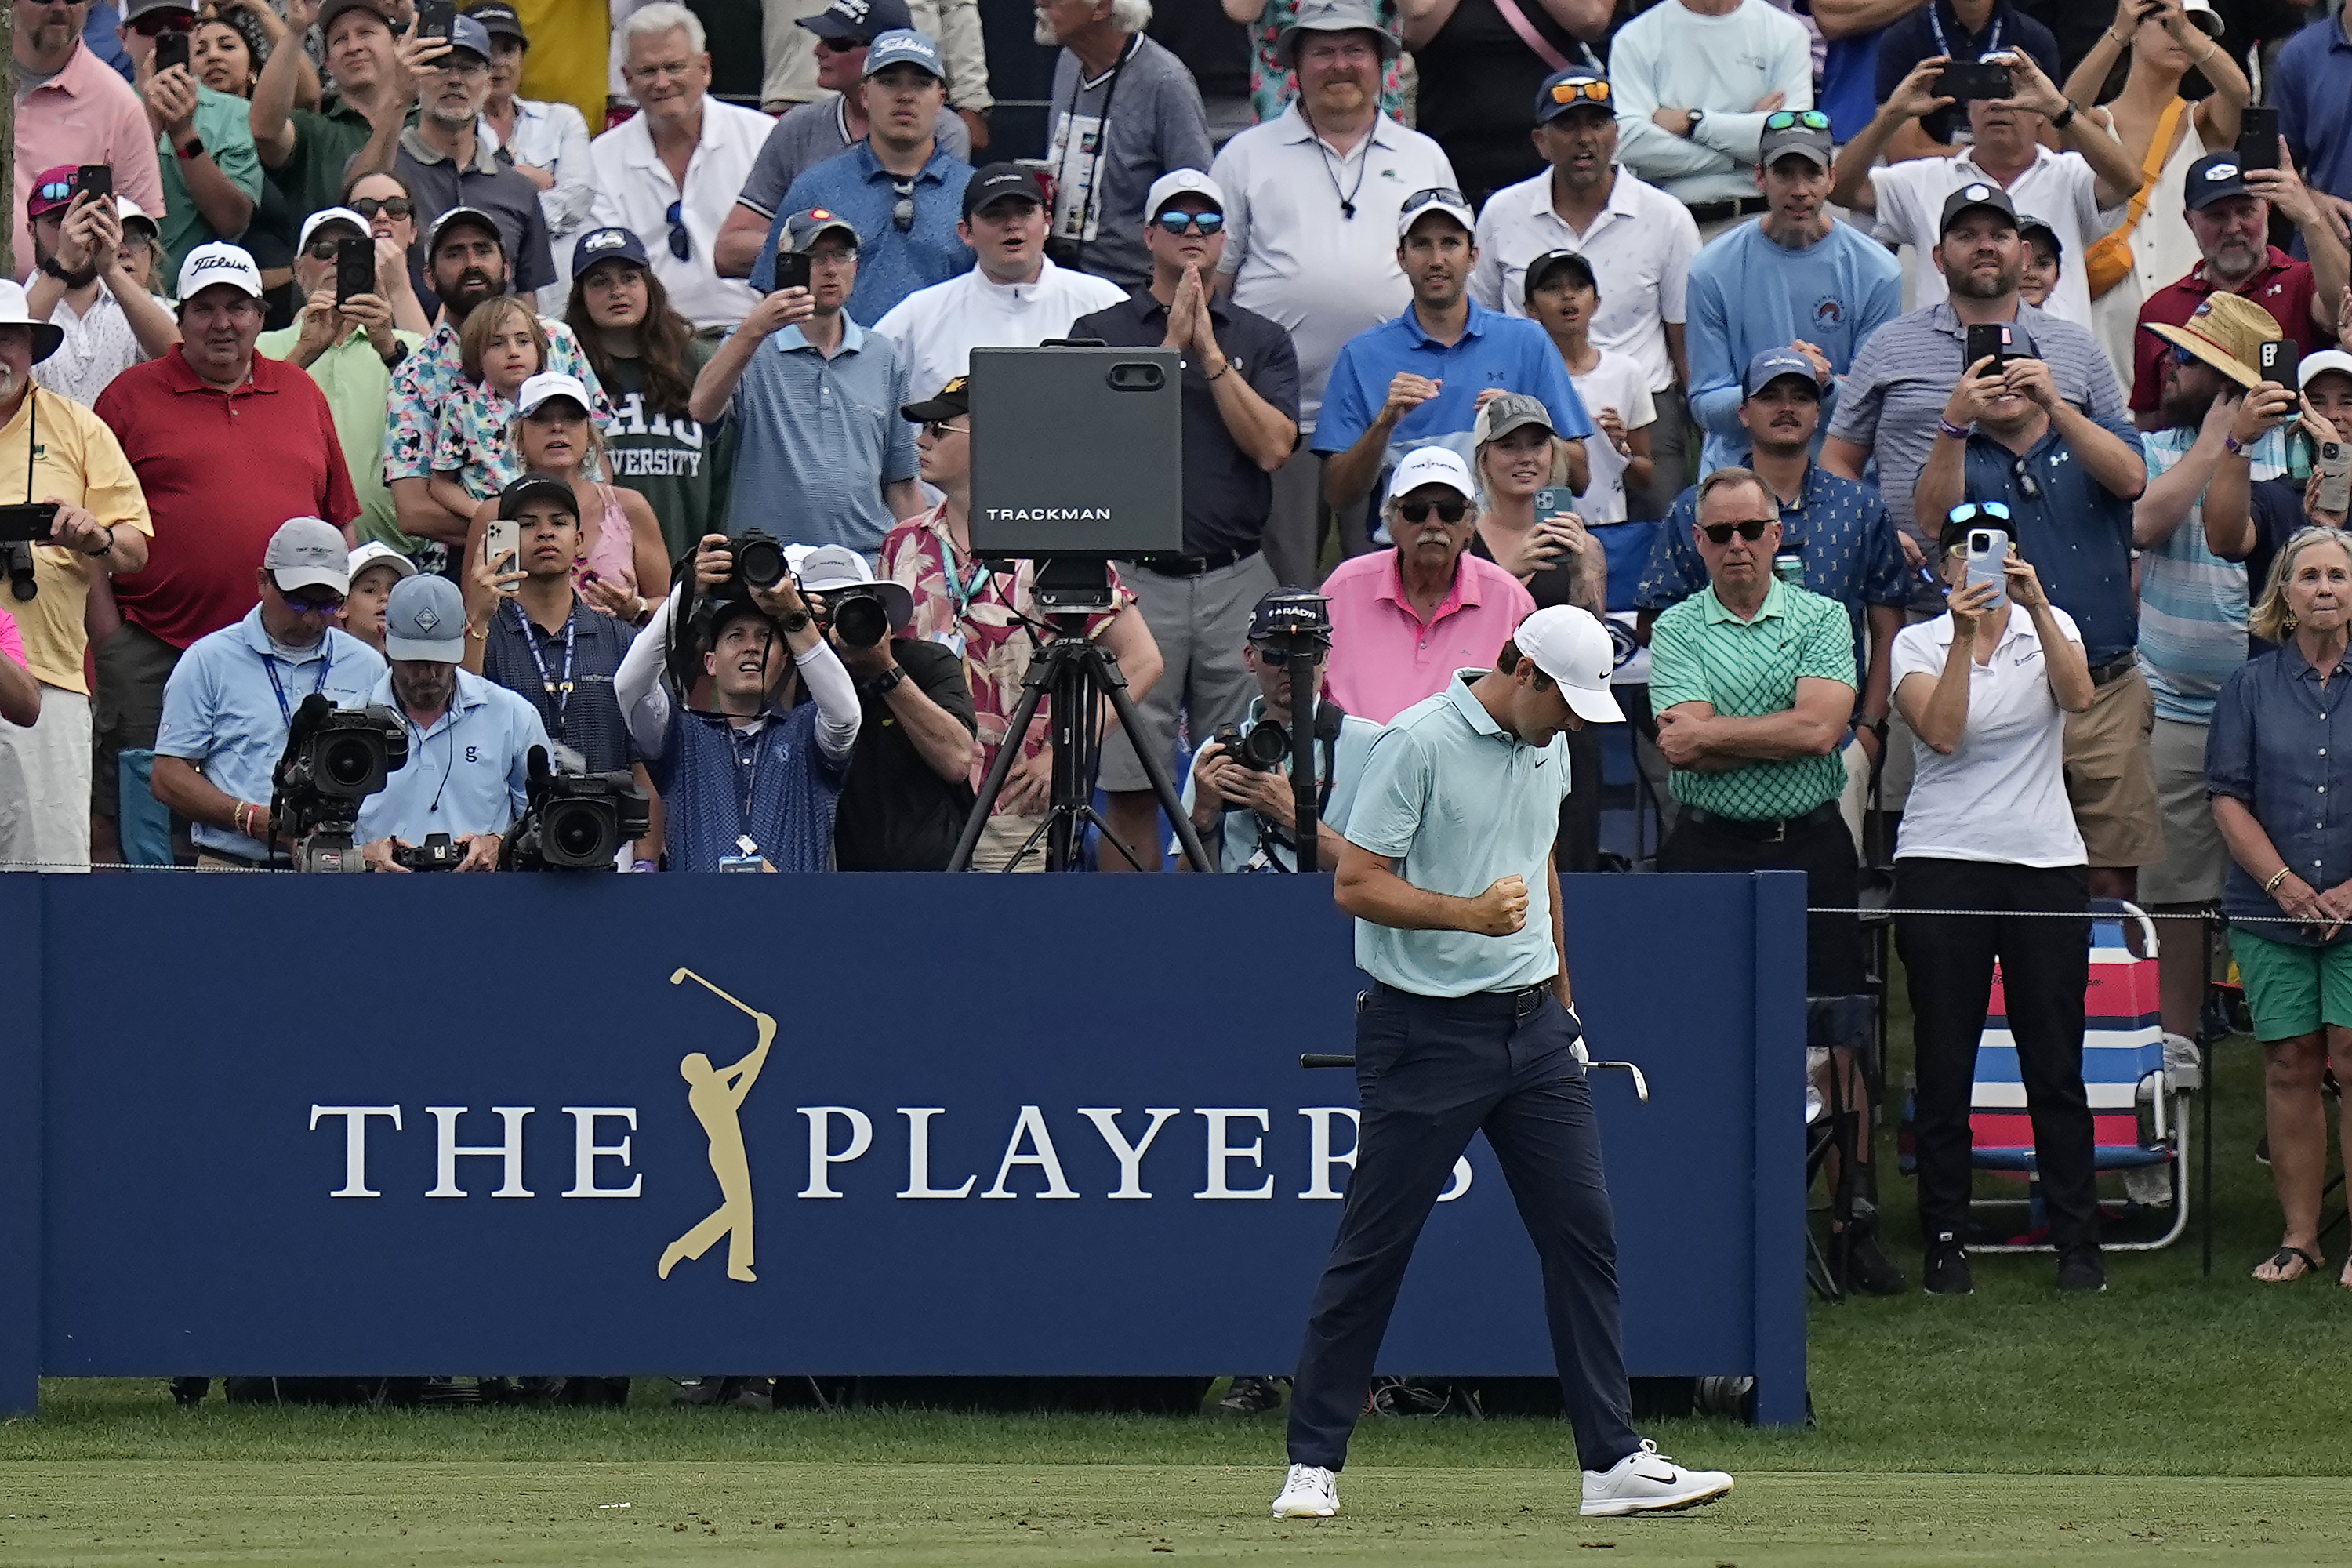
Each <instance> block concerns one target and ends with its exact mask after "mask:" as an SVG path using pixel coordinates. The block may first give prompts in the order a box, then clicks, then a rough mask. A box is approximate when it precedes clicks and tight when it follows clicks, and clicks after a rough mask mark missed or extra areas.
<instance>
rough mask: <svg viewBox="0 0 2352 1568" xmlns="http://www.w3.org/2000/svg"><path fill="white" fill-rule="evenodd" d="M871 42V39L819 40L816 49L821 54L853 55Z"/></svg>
mask: <svg viewBox="0 0 2352 1568" xmlns="http://www.w3.org/2000/svg"><path fill="white" fill-rule="evenodd" d="M873 42H874V40H873V39H871V38H819V39H818V40H817V41H816V47H817V49H818V52H819V53H822V54H828V55H854V54H856V52H857V51H858V50H860V49H862V48H865V47H868V46H869V45H871V44H872V43H873Z"/></svg>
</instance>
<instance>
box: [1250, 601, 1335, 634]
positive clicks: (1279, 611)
mask: <svg viewBox="0 0 2352 1568" xmlns="http://www.w3.org/2000/svg"><path fill="white" fill-rule="evenodd" d="M1330 603H1331V601H1330V600H1328V599H1327V598H1325V597H1323V595H1320V594H1318V593H1317V592H1316V591H1315V590H1314V589H1312V588H1293V587H1282V588H1269V589H1267V590H1266V592H1265V595H1264V596H1263V597H1261V598H1260V599H1259V600H1258V602H1257V607H1256V608H1255V609H1253V610H1252V611H1250V625H1249V640H1250V641H1252V642H1257V641H1260V640H1261V639H1263V638H1265V637H1282V636H1285V635H1286V634H1288V633H1291V632H1311V633H1313V634H1314V635H1315V636H1317V637H1321V638H1322V639H1323V640H1324V641H1325V642H1327V643H1328V642H1329V641H1330V640H1331V617H1330V616H1329V615H1328V613H1327V610H1326V606H1328V605H1329V604H1330Z"/></svg>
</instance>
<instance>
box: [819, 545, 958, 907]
mask: <svg viewBox="0 0 2352 1568" xmlns="http://www.w3.org/2000/svg"><path fill="white" fill-rule="evenodd" d="M786 553H787V554H788V555H789V557H790V558H791V562H792V568H793V575H794V576H796V577H797V578H799V579H800V584H801V592H802V593H803V594H804V595H807V596H808V600H809V604H810V607H811V608H813V609H814V611H815V612H816V618H817V624H818V625H820V626H823V627H824V632H825V637H826V638H827V639H828V640H829V641H831V642H832V644H833V649H834V652H835V653H837V654H839V655H840V656H841V662H842V663H843V665H845V667H847V668H848V670H849V676H850V679H852V680H853V681H855V682H856V686H857V700H858V704H859V709H860V711H861V714H862V718H861V721H860V722H859V725H858V730H857V744H856V749H855V750H853V751H852V752H850V757H849V777H848V779H847V780H846V781H845V782H844V783H843V784H842V787H841V805H840V810H839V813H838V814H837V816H835V821H834V829H833V858H834V867H835V869H836V870H842V871H944V870H946V869H947V866H948V861H949V860H950V858H952V857H953V856H954V854H955V847H956V839H957V837H959V836H960V835H961V833H962V832H963V824H964V818H965V817H967V816H970V815H971V802H972V795H971V759H972V753H973V752H974V750H975V749H976V742H975V740H974V737H975V736H976V735H977V734H978V733H979V730H980V721H979V719H978V717H977V715H976V714H975V713H974V711H973V710H972V705H971V685H970V683H968V682H967V681H966V680H965V679H964V678H963V660H961V658H957V657H956V656H955V654H954V653H953V652H951V651H950V650H949V649H947V648H944V647H940V645H939V644H937V643H934V642H926V641H924V640H922V639H921V638H919V637H908V636H907V635H906V632H907V628H908V624H909V623H910V622H912V621H913V619H914V616H915V596H914V595H913V594H912V593H911V592H909V591H908V587H907V585H906V584H904V583H882V582H877V581H876V580H875V576H874V569H873V568H872V567H870V566H868V565H866V557H864V556H863V555H860V554H858V553H857V552H856V551H855V550H852V549H850V548H849V547H848V546H847V545H843V544H819V545H805V544H795V545H793V546H792V548H791V549H790V550H789V551H788V552H786Z"/></svg>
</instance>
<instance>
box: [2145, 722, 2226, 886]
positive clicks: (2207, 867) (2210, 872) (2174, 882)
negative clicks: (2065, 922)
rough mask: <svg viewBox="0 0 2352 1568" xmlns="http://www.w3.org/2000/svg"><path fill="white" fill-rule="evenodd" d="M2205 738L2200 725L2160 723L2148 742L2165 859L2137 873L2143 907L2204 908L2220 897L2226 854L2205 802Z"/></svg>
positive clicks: (2209, 809) (2204, 732) (2224, 873)
mask: <svg viewBox="0 0 2352 1568" xmlns="http://www.w3.org/2000/svg"><path fill="white" fill-rule="evenodd" d="M2206 733H2207V731H2206V727H2205V726H2204V725H2202V724H2186V723H2182V722H2181V721H2179V720H2177V719H2158V721H2156V731H2155V732H2154V733H2153V734H2152V735H2150V736H2149V737H2148V758H2149V761H2150V763H2152V764H2153V765H2154V769H2155V773H2156V801H2157V818H2158V821H2159V822H2161V823H2162V824H2163V825H2164V858H2163V860H2162V861H2160V862H2158V864H2156V865H2153V866H2148V867H2146V868H2143V869H2142V870H2141V871H2140V874H2139V900H2138V901H2139V902H2141V903H2143V904H2204V903H2210V902H2211V901H2212V900H2215V899H2218V898H2220V897H2221V881H2222V879H2223V878H2225V877H2227V876H2228V875H2229V871H2230V854H2229V851H2228V850H2227V849H2225V848H2224V847H2222V844H2221V829H2220V828H2218V827H2216V826H2213V807H2212V805H2211V804H2210V802H2209V801H2208V800H2207V799H2206V797H2205V736H2206Z"/></svg>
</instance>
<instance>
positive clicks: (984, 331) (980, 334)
mask: <svg viewBox="0 0 2352 1568" xmlns="http://www.w3.org/2000/svg"><path fill="white" fill-rule="evenodd" d="M1126 298H1127V290H1126V289H1122V288H1120V287H1119V286H1118V284H1116V283H1113V282H1111V281H1109V280H1108V279H1102V278H1096V277H1093V276H1091V275H1089V274H1087V273H1084V272H1073V271H1071V270H1070V269H1069V268H1066V267H1056V266H1055V265H1054V263H1053V261H1052V260H1051V259H1050V258H1046V259H1043V260H1041V261H1040V263H1039V271H1038V273H1037V279H1036V281H1035V282H1034V283H994V282H991V281H990V280H989V277H988V274H987V273H985V272H982V270H981V269H980V268H977V267H975V268H972V269H971V271H969V272H966V273H964V274H962V275H961V276H960V277H955V278H950V279H948V280H947V281H946V282H944V283H934V284H932V285H931V286H930V287H929V288H928V289H916V290H915V291H914V292H913V293H911V294H909V295H908V296H907V297H906V298H905V299H903V300H899V301H898V303H897V304H896V305H893V306H891V307H890V310H889V311H888V313H887V314H886V315H884V316H883V318H882V319H881V320H880V321H877V322H875V323H874V330H875V331H877V332H879V333H881V334H882V335H883V336H884V337H886V338H888V339H889V340H890V341H891V342H894V343H896V344H898V357H899V358H900V359H902V360H904V361H905V362H906V363H907V397H908V401H909V402H914V403H920V402H922V401H923V400H924V399H925V398H927V397H929V396H931V395H933V394H935V393H937V392H938V391H939V389H940V387H942V386H945V385H946V384H948V383H949V382H950V381H952V380H953V379H955V378H956V377H957V376H960V375H961V374H964V373H965V372H966V371H968V370H969V369H970V368H971V363H970V362H971V351H972V350H974V349H1025V348H1034V347H1036V346H1037V345H1038V344H1039V343H1042V342H1045V340H1046V339H1047V338H1066V337H1068V336H1069V335H1070V326H1071V323H1073V322H1075V321H1076V320H1077V319H1078V318H1079V317H1080V316H1088V315H1092V314H1093V313H1094V312H1095V311H1097V310H1108V309H1110V308H1111V307H1112V306H1113V305H1116V304H1118V303H1119V302H1121V301H1122V300H1125V299H1126Z"/></svg>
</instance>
